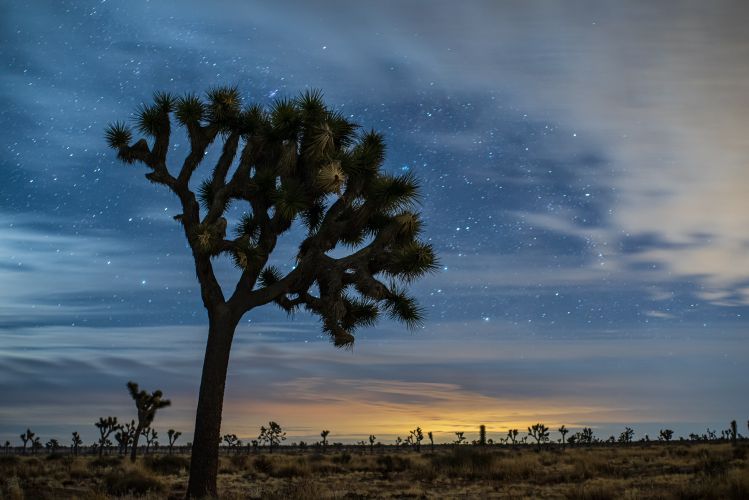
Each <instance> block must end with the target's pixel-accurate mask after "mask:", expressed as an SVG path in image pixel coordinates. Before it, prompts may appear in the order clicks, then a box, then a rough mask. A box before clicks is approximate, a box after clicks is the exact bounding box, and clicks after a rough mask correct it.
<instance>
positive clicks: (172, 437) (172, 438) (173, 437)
mask: <svg viewBox="0 0 749 500" xmlns="http://www.w3.org/2000/svg"><path fill="white" fill-rule="evenodd" d="M166 435H167V437H168V438H169V454H170V455H171V454H172V448H174V443H176V442H177V439H179V437H180V436H181V435H182V433H181V432H178V431H175V430H174V429H169V430H168V431H166Z"/></svg>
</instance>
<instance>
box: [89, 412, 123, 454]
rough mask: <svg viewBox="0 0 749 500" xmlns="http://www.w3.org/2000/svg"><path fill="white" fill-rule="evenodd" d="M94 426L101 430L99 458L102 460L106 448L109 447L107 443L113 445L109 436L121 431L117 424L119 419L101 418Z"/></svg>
mask: <svg viewBox="0 0 749 500" xmlns="http://www.w3.org/2000/svg"><path fill="white" fill-rule="evenodd" d="M94 425H95V426H96V427H97V428H98V429H99V458H101V456H102V454H103V453H104V448H105V447H106V446H108V444H107V443H109V444H110V445H111V442H110V441H109V439H108V438H109V435H110V434H112V433H113V432H114V431H116V430H117V429H119V425H118V424H117V417H107V418H104V417H101V418H99V421H98V422H96V423H95V424H94Z"/></svg>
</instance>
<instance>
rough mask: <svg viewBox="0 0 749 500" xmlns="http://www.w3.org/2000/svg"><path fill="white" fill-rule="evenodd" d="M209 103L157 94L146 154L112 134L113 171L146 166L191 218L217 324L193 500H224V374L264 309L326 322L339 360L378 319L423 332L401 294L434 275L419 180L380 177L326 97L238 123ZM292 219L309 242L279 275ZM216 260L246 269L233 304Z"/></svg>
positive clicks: (214, 93) (245, 115)
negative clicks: (238, 210) (173, 161)
mask: <svg viewBox="0 0 749 500" xmlns="http://www.w3.org/2000/svg"><path fill="white" fill-rule="evenodd" d="M206 97H207V99H206V100H202V99H200V98H199V97H198V96H196V95H195V94H188V95H185V96H183V97H181V98H178V99H175V98H173V97H172V96H171V95H169V94H166V93H156V94H155V95H154V103H153V104H149V105H144V106H142V107H141V108H140V109H139V111H138V116H137V128H138V131H139V132H141V133H143V134H144V135H145V136H147V137H148V138H149V140H150V144H149V142H148V141H147V140H146V139H145V138H143V139H139V140H137V141H133V135H132V132H131V130H130V128H129V127H127V126H126V125H125V124H124V123H122V122H118V123H115V124H112V125H110V126H109V127H108V128H107V130H106V139H107V142H108V144H109V146H111V147H112V148H114V149H116V150H117V156H118V158H119V159H120V160H122V161H123V162H124V163H135V162H138V163H142V164H143V165H145V166H146V167H147V168H148V173H147V174H146V178H147V179H148V180H149V181H151V182H153V183H156V184H160V185H162V186H165V187H167V188H168V189H169V190H171V191H172V192H173V193H174V194H175V195H176V196H177V198H178V199H179V201H180V204H181V207H182V213H181V214H179V215H178V216H176V217H175V219H176V220H178V221H179V222H180V223H181V225H182V227H183V229H184V234H185V237H186V238H187V242H188V244H189V246H190V248H191V251H192V255H193V260H194V264H195V270H196V274H197V278H198V281H199V283H200V288H201V297H202V299H203V305H204V306H205V308H206V309H207V312H208V323H209V326H208V338H207V344H206V350H205V358H204V361H203V372H202V377H201V383H200V392H199V397H198V408H197V412H196V417H195V438H194V444H193V453H192V457H191V467H190V481H189V485H188V491H187V496H188V497H198V498H200V497H204V496H216V494H217V493H216V474H217V470H218V440H219V435H220V428H221V413H222V405H223V397H224V388H225V383H226V373H227V367H228V362H229V353H230V349H231V344H232V339H233V336H234V331H235V330H236V327H237V324H238V323H239V321H240V320H241V318H242V316H243V315H244V314H246V313H247V312H249V311H251V310H253V309H255V308H257V307H261V306H263V305H266V304H269V303H275V304H276V305H278V306H280V307H281V308H282V309H284V310H285V311H287V312H288V313H292V312H294V311H296V310H297V309H299V308H305V309H306V310H308V311H310V312H312V313H313V314H315V315H317V316H319V317H320V319H321V320H322V328H323V331H324V332H325V333H327V334H329V335H330V336H331V338H332V340H333V343H334V344H335V345H336V346H338V347H343V346H350V345H351V344H352V343H353V341H354V336H353V333H354V332H355V330H356V329H357V328H359V327H363V326H371V325H373V324H374V323H375V321H376V319H377V317H378V315H379V313H381V312H386V313H388V314H389V315H390V316H391V317H392V318H394V319H398V320H401V321H403V322H404V323H405V324H406V326H407V327H409V328H414V327H416V326H418V325H419V324H420V322H421V318H422V309H421V308H420V307H419V306H418V305H417V303H416V301H415V300H414V299H413V298H412V297H410V296H408V295H407V294H406V291H405V286H404V285H406V284H408V283H409V282H410V281H412V280H413V279H416V278H418V277H420V276H422V275H423V274H425V273H427V272H429V271H432V270H434V269H436V258H435V254H434V252H433V250H432V247H431V246H430V245H429V244H425V243H422V242H420V241H419V240H418V235H419V233H420V230H421V226H422V224H421V221H420V218H419V214H418V213H417V212H415V211H414V210H413V207H414V203H415V202H416V201H417V198H418V183H417V182H416V179H415V178H414V177H413V176H412V175H411V174H405V175H401V176H393V175H389V174H386V173H384V172H383V171H382V170H381V167H382V164H383V161H384V156H385V145H384V141H383V137H382V136H381V135H380V134H378V133H376V132H374V131H372V132H368V133H363V134H360V135H357V132H358V126H357V125H356V124H354V123H352V122H350V121H349V120H348V119H347V118H345V117H344V116H343V115H341V114H340V113H337V112H335V111H333V110H330V109H329V108H327V107H326V105H325V104H324V102H323V99H322V94H321V93H320V92H319V91H309V92H307V93H305V94H304V95H302V96H300V97H299V98H297V99H295V100H288V99H283V100H279V101H276V103H275V104H274V105H273V106H272V108H271V109H270V110H269V111H266V110H264V109H262V108H261V107H260V106H257V105H254V106H250V107H249V108H246V109H242V107H241V96H240V93H239V91H238V90H237V88H233V87H232V88H227V87H222V88H215V89H212V90H210V91H209V92H208V93H207V96H206ZM172 116H174V117H175V118H176V119H177V121H178V122H179V124H181V125H183V126H184V127H185V128H186V130H187V135H188V139H189V141H188V142H189V148H190V152H189V154H187V156H186V158H185V160H184V162H183V164H182V166H181V168H180V169H179V172H178V173H176V174H175V172H176V170H175V169H174V168H173V167H171V169H170V167H169V166H168V165H167V152H168V151H170V149H173V148H170V144H169V142H170V132H171V118H172ZM216 138H220V139H221V141H222V142H223V146H222V148H221V154H220V156H219V158H218V161H217V162H216V164H215V166H214V168H213V171H212V172H211V173H210V175H209V176H208V177H207V178H206V179H205V180H204V181H203V183H202V184H201V187H200V189H199V193H198V195H197V196H196V194H195V192H194V191H193V190H191V181H192V180H193V174H194V172H195V171H196V170H197V168H198V166H199V165H200V163H201V162H202V160H203V159H204V158H205V157H206V153H207V151H208V148H209V146H210V145H211V144H212V143H213V142H214V141H215V140H216ZM236 158H238V161H237V162H236V168H235V169H233V172H232V167H233V165H235V159H236ZM233 202H239V203H243V204H244V205H243V206H244V207H247V208H246V213H245V214H244V216H243V217H242V219H241V222H240V223H239V225H238V227H237V228H236V237H234V238H233V239H231V238H228V237H227V220H226V218H224V214H225V212H226V210H227V208H228V207H229V205H230V204H231V203H233ZM245 203H246V204H245ZM201 206H202V209H203V210H202V211H201ZM297 219H300V220H301V221H302V223H303V224H304V225H305V227H306V235H305V236H304V238H303V240H302V241H301V243H300V245H299V248H298V252H297V254H296V262H295V265H294V267H293V269H292V270H290V271H289V272H288V273H286V274H285V275H284V274H283V273H282V272H281V270H280V269H278V268H277V267H274V266H269V265H268V261H269V258H270V257H271V255H272V253H273V251H274V249H275V248H276V243H277V241H278V238H279V237H280V236H281V235H282V234H283V233H285V232H287V231H288V230H289V229H290V228H291V227H292V224H293V222H294V221H295V220H297ZM345 246H349V247H352V251H351V253H349V254H348V255H345V256H342V257H333V256H331V255H329V253H328V252H330V251H331V250H333V249H334V248H336V247H339V248H340V247H345ZM218 256H227V257H230V258H231V259H233V261H234V263H235V264H236V266H237V267H238V268H239V274H240V277H239V279H238V280H237V283H236V286H235V287H234V291H233V292H232V294H231V296H230V297H229V298H228V299H227V298H226V297H225V295H224V291H223V290H222V288H221V285H220V284H219V282H218V280H217V279H216V276H215V273H214V269H213V264H212V261H211V259H213V258H215V257H218ZM382 278H385V281H388V280H390V281H389V282H388V283H387V284H386V283H385V282H383V280H382ZM313 292H315V293H317V295H315V293H313Z"/></svg>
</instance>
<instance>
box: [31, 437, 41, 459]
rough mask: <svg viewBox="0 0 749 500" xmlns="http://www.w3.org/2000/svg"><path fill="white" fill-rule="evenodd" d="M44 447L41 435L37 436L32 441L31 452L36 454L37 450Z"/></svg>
mask: <svg viewBox="0 0 749 500" xmlns="http://www.w3.org/2000/svg"><path fill="white" fill-rule="evenodd" d="M42 448H43V445H42V440H41V438H39V436H37V437H35V438H34V439H33V441H31V454H32V455H36V452H37V451H38V450H41V449H42Z"/></svg>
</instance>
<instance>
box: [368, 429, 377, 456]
mask: <svg viewBox="0 0 749 500" xmlns="http://www.w3.org/2000/svg"><path fill="white" fill-rule="evenodd" d="M375 441H377V436H375V435H374V434H370V435H369V453H370V454H371V453H374V445H375Z"/></svg>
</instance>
